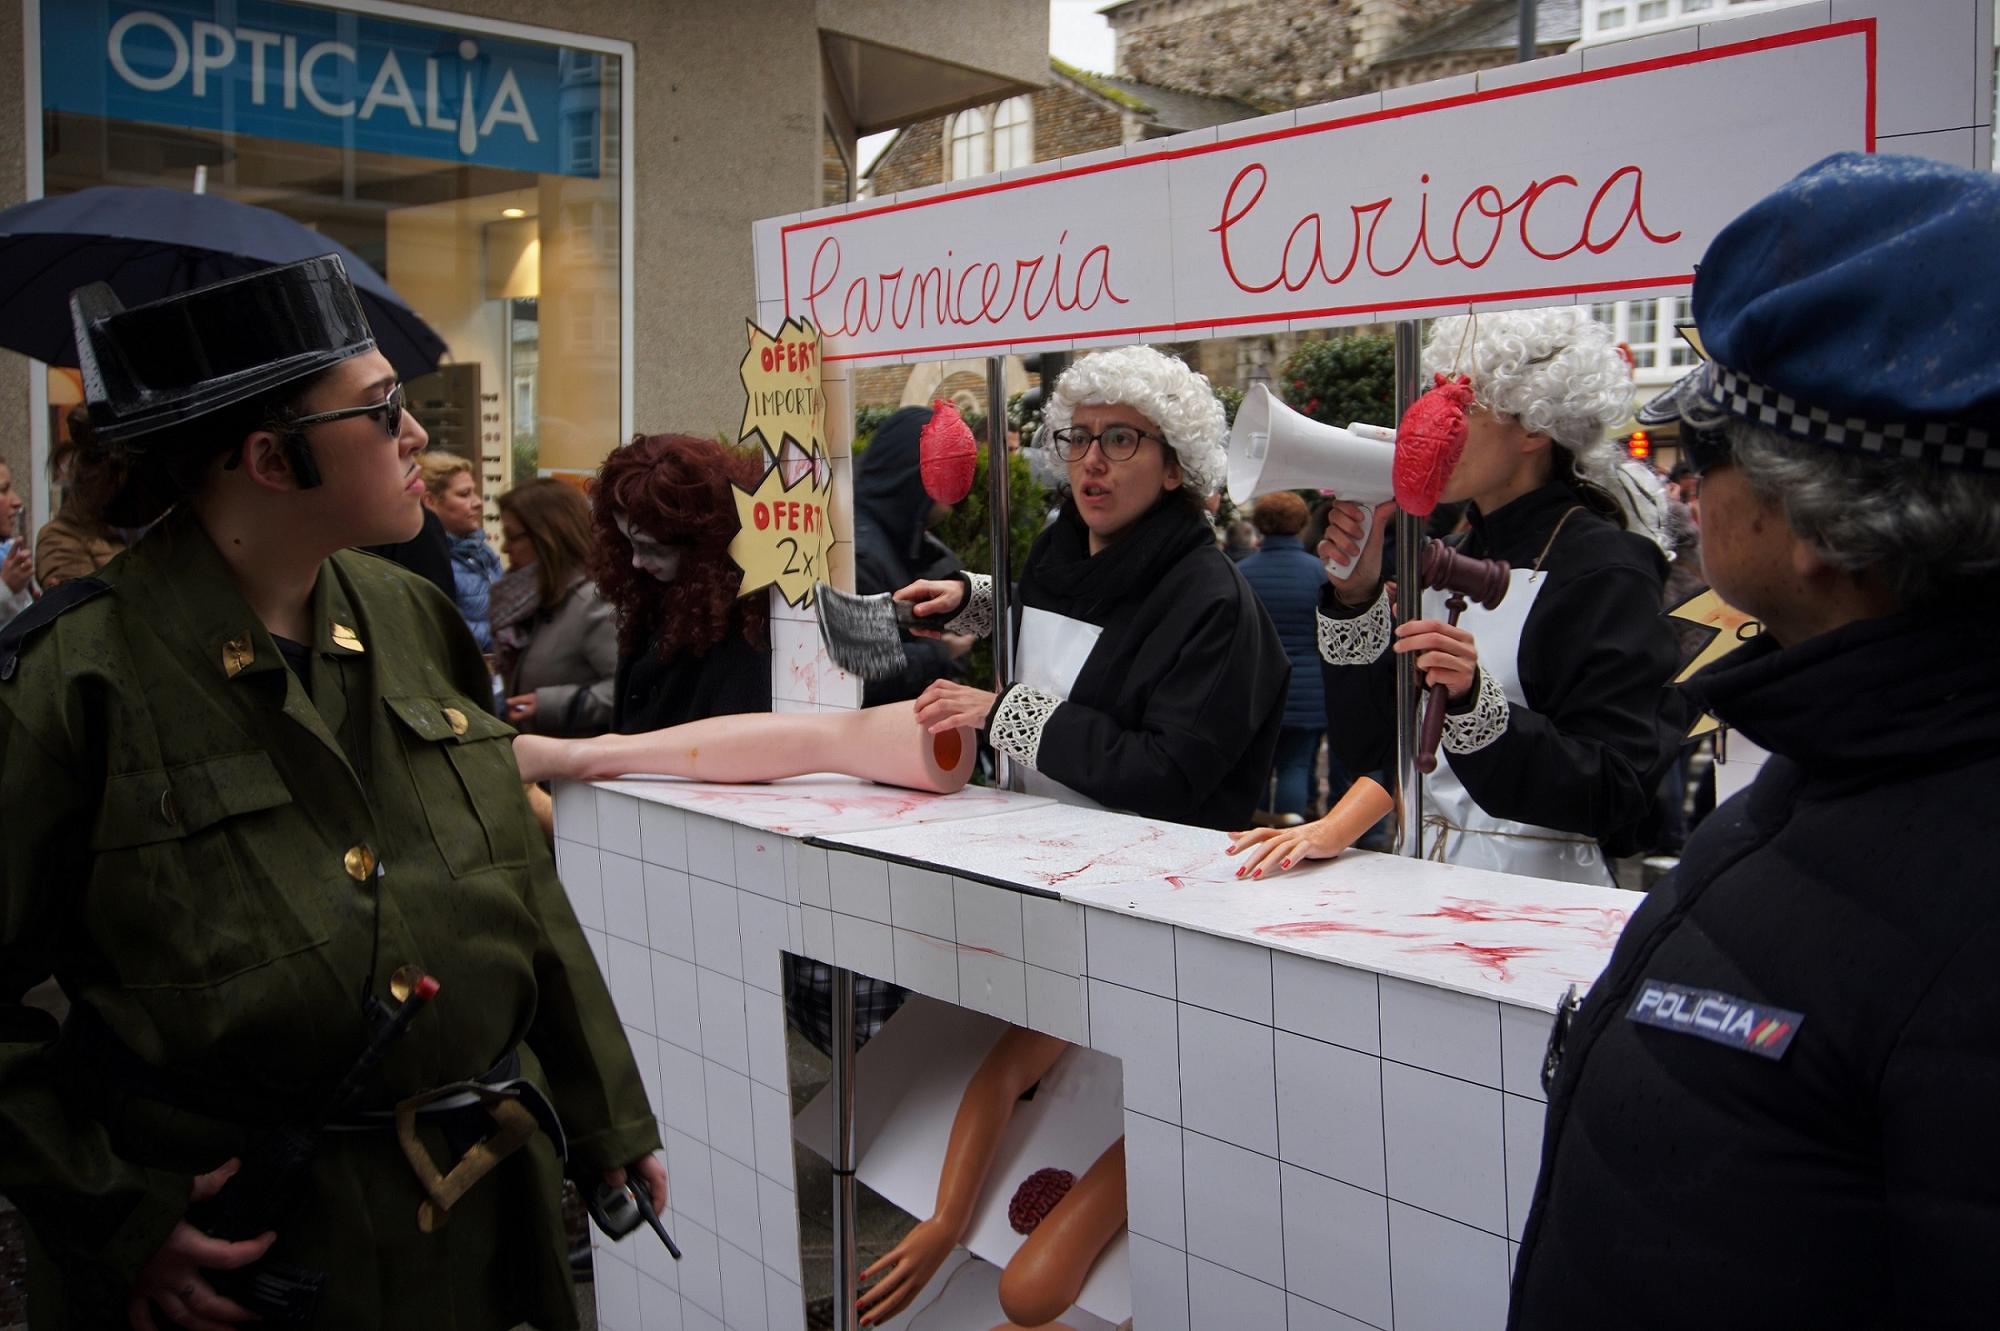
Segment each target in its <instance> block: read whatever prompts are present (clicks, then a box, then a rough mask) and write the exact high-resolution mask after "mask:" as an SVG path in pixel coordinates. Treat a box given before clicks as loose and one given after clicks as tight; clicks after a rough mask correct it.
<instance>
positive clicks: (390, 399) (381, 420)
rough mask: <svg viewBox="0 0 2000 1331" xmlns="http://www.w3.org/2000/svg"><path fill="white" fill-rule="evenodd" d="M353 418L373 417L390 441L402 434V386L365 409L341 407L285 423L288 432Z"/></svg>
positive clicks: (391, 390)
mask: <svg viewBox="0 0 2000 1331" xmlns="http://www.w3.org/2000/svg"><path fill="white" fill-rule="evenodd" d="M354 416H370V417H373V418H374V420H375V423H376V424H378V425H380V426H381V427H382V433H384V434H386V435H388V436H389V437H390V438H391V439H394V438H396V437H397V436H398V435H400V434H402V432H403V385H401V384H397V385H396V386H395V387H394V388H392V389H390V390H389V396H387V397H385V398H383V399H382V400H381V401H380V402H370V403H369V404H368V405H367V406H365V407H342V408H341V409H340V410H338V411H316V412H314V413H313V414H312V415H310V416H300V417H298V418H297V419H296V420H290V421H286V422H285V428H286V429H288V430H303V429H305V428H306V427H307V426H308V425H324V424H326V423H327V422H328V421H344V420H347V419H349V418H350V417H354Z"/></svg>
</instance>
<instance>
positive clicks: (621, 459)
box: [590, 434, 771, 735]
mask: <svg viewBox="0 0 2000 1331" xmlns="http://www.w3.org/2000/svg"><path fill="white" fill-rule="evenodd" d="M762 476H763V467H762V465H761V463H760V462H759V460H758V459H757V458H756V457H754V456H752V455H751V454H749V453H746V452H745V451H744V450H742V449H738V448H729V447H726V446H724V445H722V444H719V443H717V442H716V441H715V440H713V439H704V438H700V437H698V436H695V435H687V434H655V435H641V436H639V437H638V438H636V439H634V440H633V441H632V442H631V443H629V444H626V445H625V446H624V447H622V448H619V449H617V450H615V451H614V452H613V453H612V454H611V456H610V457H608V458H606V459H605V460H604V466H603V467H602V468H601V469H600V470H599V471H598V473H597V485H596V486H595V487H594V488H593V489H592V491H591V496H590V517H591V527H592V530H593V532H594V534H595V536H596V542H595V549H596V563H595V567H594V571H595V574H596V579H597V588H598V591H599V593H600V594H601V595H602V596H603V598H604V600H605V601H606V602H607V603H608V604H609V605H610V606H611V607H612V609H613V610H614V612H615V616H616V621H617V633H618V665H617V674H616V687H615V689H614V691H613V699H614V701H613V705H612V719H611V728H612V729H613V730H615V731H617V732H618V733H619V734H621V735H633V734H638V733H640V732H643V731H648V730H662V729H664V728H666V727H667V726H677V725H681V724H683V723H685V722H688V721H699V720H701V719H702V718H704V717H709V716H726V715H732V714H734V713H737V712H768V711H770V710H771V645H770V626H769V623H768V615H769V610H768V607H769V604H770V602H769V599H768V598H769V593H768V592H766V591H764V590H763V589H761V588H760V589H759V590H757V591H755V592H752V593H751V594H750V595H748V596H739V595H738V594H737V593H738V591H739V589H740V588H741V586H742V582H743V575H742V572H741V570H739V569H738V568H737V567H736V565H735V563H734V562H733V561H731V559H730V558H729V543H730V541H731V540H733V539H734V538H735V536H736V531H737V516H736V498H735V492H734V491H733V490H732V489H731V482H735V483H736V484H738V485H741V486H742V487H743V488H744V489H746V490H754V489H755V488H756V487H757V482H758V481H759V480H760V479H761V478H762Z"/></svg>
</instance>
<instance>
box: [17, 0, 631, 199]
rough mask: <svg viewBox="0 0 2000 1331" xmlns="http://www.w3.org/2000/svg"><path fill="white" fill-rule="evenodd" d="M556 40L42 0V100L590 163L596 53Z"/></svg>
mask: <svg viewBox="0 0 2000 1331" xmlns="http://www.w3.org/2000/svg"><path fill="white" fill-rule="evenodd" d="M565 54H566V52H565V48H562V47H558V46H547V45H542V44H540V43H533V42H520V41H509V40H505V39H501V38H496V37H493V36H490V35H488V34H486V33H467V32H462V31H458V30H455V29H451V28H442V27H435V26H432V25H429V24H421V23H404V22H398V21H395V20H390V19H384V18H378V17H376V16H374V15H370V14H356V13H351V12H348V11H345V10H337V9H325V8H320V7H318V6H312V5H294V4H285V3H281V0H150V3H137V4H132V3H121V0H42V104H43V106H44V107H46V108H47V109H49V110H54V111H68V112H74V113H77V114H81V115H90V116H101V117H104V118H106V119H109V120H128V121H139V122H142V123H147V124H155V125H179V126H183V127H186V128H189V129H206V130H226V131H230V132H233V133H237V134H247V135H252V136H254V137H259V138H272V139H289V140H293V141H298V142H305V143H324V144H331V145H335V146H339V147H347V148H355V149H361V150H365V151H369V152H381V153H395V154H399V155H403V156H414V157H430V158H438V159H442V160H444V161H451V162H469V163H477V164H479V165H482V166H497V167H507V168H512V169H515V170H521V171H536V172H546V173H557V174H565V175H586V176H594V175H596V174H597V171H598V162H597V151H596V147H595V145H596V143H597V142H598V141H599V126H598V123H597V115H598V112H599V108H600V106H601V105H602V89H601V84H600V77H601V73H600V72H601V70H602V69H603V68H604V63H605V58H604V57H600V56H597V55H596V54H595V53H592V52H581V51H578V52H567V55H568V57H569V58H568V59H565ZM565 75H567V76H568V77H567V82H565ZM579 118H587V119H579ZM579 131H580V132H579Z"/></svg>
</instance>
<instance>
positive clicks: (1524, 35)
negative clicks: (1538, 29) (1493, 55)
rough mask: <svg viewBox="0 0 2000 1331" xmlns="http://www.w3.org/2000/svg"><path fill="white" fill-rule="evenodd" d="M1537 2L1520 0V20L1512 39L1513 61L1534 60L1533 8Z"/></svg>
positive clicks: (1534, 0)
mask: <svg viewBox="0 0 2000 1331" xmlns="http://www.w3.org/2000/svg"><path fill="white" fill-rule="evenodd" d="M1537 3H1539V0H1521V19H1520V24H1519V26H1518V28H1517V29H1516V32H1515V37H1514V59H1515V60H1517V61H1519V60H1533V59H1534V58H1535V6H1536V4H1537Z"/></svg>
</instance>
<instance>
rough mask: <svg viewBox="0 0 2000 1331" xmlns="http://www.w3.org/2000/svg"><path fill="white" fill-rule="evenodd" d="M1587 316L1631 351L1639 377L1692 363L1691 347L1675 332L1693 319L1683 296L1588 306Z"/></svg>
mask: <svg viewBox="0 0 2000 1331" xmlns="http://www.w3.org/2000/svg"><path fill="white" fill-rule="evenodd" d="M1590 313H1591V317H1592V318H1594V319H1596V320H1597V321H1598V322H1599V323H1601V324H1606V325H1608V326H1609V327H1610V329H1611V335H1612V337H1614V338H1615V339H1617V340H1618V341H1620V342H1623V343H1624V344H1625V345H1626V346H1628V347H1630V348H1631V349H1632V368H1633V370H1634V371H1635V372H1636V373H1638V374H1640V375H1642V376H1644V375H1645V374H1646V372H1647V371H1649V370H1657V371H1669V370H1679V369H1683V368H1685V367H1687V366H1690V365H1693V364H1694V362H1695V354H1694V348H1693V347H1690V346H1689V345H1688V344H1687V339H1685V338H1683V337H1682V336H1681V335H1680V334H1679V333H1678V332H1676V331H1675V329H1676V326H1677V325H1680V324H1685V323H1689V322H1692V320H1693V318H1694V311H1693V302H1692V301H1691V300H1690V299H1689V298H1688V297H1686V296H1659V297H1647V298H1646V299H1644V300H1616V301H1607V302H1605V303H1603V304H1599V305H1593V306H1591V307H1590Z"/></svg>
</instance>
